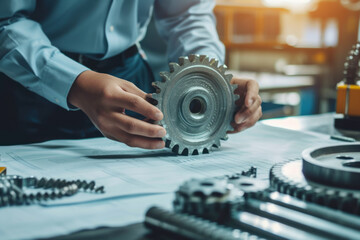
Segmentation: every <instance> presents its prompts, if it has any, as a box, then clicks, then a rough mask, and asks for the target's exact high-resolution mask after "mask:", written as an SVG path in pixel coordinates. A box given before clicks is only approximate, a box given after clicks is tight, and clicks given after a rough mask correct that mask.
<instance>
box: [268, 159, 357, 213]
mask: <svg viewBox="0 0 360 240" xmlns="http://www.w3.org/2000/svg"><path fill="white" fill-rule="evenodd" d="M270 185H271V187H272V188H273V189H274V190H276V191H279V192H281V193H284V194H289V195H290V196H293V197H296V198H298V199H300V200H303V201H307V202H313V203H317V204H320V205H323V206H327V207H330V208H333V209H338V210H342V211H344V212H347V213H351V214H356V215H360V191H359V190H353V189H344V188H338V187H333V186H329V185H324V184H320V183H315V182H312V181H310V180H307V179H306V178H305V176H304V175H303V173H302V160H301V159H294V160H289V161H286V162H283V163H278V164H276V165H274V166H273V167H272V168H271V170H270Z"/></svg>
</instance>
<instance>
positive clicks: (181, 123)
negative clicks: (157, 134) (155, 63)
mask: <svg viewBox="0 0 360 240" xmlns="http://www.w3.org/2000/svg"><path fill="white" fill-rule="evenodd" d="M169 67H170V72H161V73H160V75H161V77H162V81H161V82H154V83H153V86H154V87H155V88H156V93H154V94H153V98H154V99H155V100H156V101H157V104H156V105H157V107H158V108H159V109H160V110H161V111H162V112H163V114H164V118H163V120H161V121H160V122H158V124H159V125H162V126H163V127H164V128H165V129H166V131H167V135H166V136H165V139H164V140H165V142H166V146H167V147H169V148H171V149H172V150H173V152H175V153H177V154H183V155H191V154H201V153H208V152H209V151H210V150H211V148H212V147H220V139H227V135H226V133H227V131H231V130H233V128H232V127H231V125H230V123H231V121H232V120H233V116H234V112H235V107H236V106H235V101H236V100H237V99H238V96H236V95H235V94H234V90H235V88H236V86H235V85H231V84H230V81H231V79H232V75H231V74H228V75H226V74H225V71H226V66H225V65H221V66H218V61H217V60H215V59H209V58H208V57H207V56H204V55H201V56H199V55H190V56H189V57H180V58H179V64H177V63H170V64H169Z"/></svg>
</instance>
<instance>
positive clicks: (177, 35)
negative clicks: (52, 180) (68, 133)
mask: <svg viewBox="0 0 360 240" xmlns="http://www.w3.org/2000/svg"><path fill="white" fill-rule="evenodd" d="M213 7H214V1H213V0H112V1H111V0H38V1H36V0H1V2H0V72H3V73H4V74H6V75H7V76H8V77H10V78H12V79H14V80H15V81H17V82H19V83H20V84H22V85H23V86H25V87H26V88H27V89H29V90H30V91H33V92H35V93H37V94H39V95H41V96H43V97H45V98H46V99H48V100H49V101H51V102H53V103H55V104H57V105H59V106H61V107H63V108H65V109H69V106H68V103H67V95H68V93H69V90H70V88H71V86H72V84H73V82H74V80H75V79H76V77H77V76H78V75H79V74H80V73H81V72H83V71H85V70H87V68H86V67H85V66H83V65H81V64H79V63H77V62H75V61H74V60H72V59H70V58H68V57H67V56H65V55H64V54H62V53H61V52H60V51H68V52H75V53H82V54H84V55H86V56H88V57H92V58H95V59H106V58H109V57H112V56H115V55H117V54H119V53H121V52H123V51H124V50H126V49H127V48H129V47H130V46H132V45H134V44H135V43H138V42H139V41H140V40H141V39H142V38H143V37H144V35H145V32H146V27H147V24H148V22H149V18H150V16H151V14H152V13H154V16H155V19H156V25H157V28H158V31H159V33H160V35H161V36H162V37H163V38H164V39H165V40H166V41H167V43H168V53H169V56H168V58H169V61H177V58H178V57H179V56H182V55H188V54H191V53H198V54H207V55H209V56H211V57H216V58H218V59H219V60H220V61H223V60H224V46H223V44H222V43H221V42H220V41H219V38H218V36H217V33H216V28H215V20H214V16H213V13H212V10H213ZM154 44H156V43H154ZM0 81H1V79H0Z"/></svg>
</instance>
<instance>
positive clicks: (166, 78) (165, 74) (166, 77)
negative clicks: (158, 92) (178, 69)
mask: <svg viewBox="0 0 360 240" xmlns="http://www.w3.org/2000/svg"><path fill="white" fill-rule="evenodd" d="M159 75H160V77H161V79H162V81H163V82H166V81H170V73H169V72H160V73H159Z"/></svg>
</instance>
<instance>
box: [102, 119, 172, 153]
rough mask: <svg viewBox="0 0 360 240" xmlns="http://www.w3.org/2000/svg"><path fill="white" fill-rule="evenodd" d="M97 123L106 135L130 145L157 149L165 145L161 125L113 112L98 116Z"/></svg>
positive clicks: (164, 133)
mask: <svg viewBox="0 0 360 240" xmlns="http://www.w3.org/2000/svg"><path fill="white" fill-rule="evenodd" d="M105 119H106V120H105ZM97 125H98V128H99V129H101V132H102V133H103V134H104V135H105V136H106V137H108V138H110V139H113V140H116V141H120V142H123V143H125V144H127V145H128V146H131V147H140V148H146V149H158V148H163V147H164V146H165V143H164V141H162V140H161V138H162V137H164V136H165V135H166V131H165V129H164V128H163V127H161V126H158V125H154V124H150V123H147V122H144V121H141V120H138V119H135V118H132V117H130V116H127V115H125V114H120V113H113V114H112V115H108V116H103V117H102V118H99V123H98V124H97Z"/></svg>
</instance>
